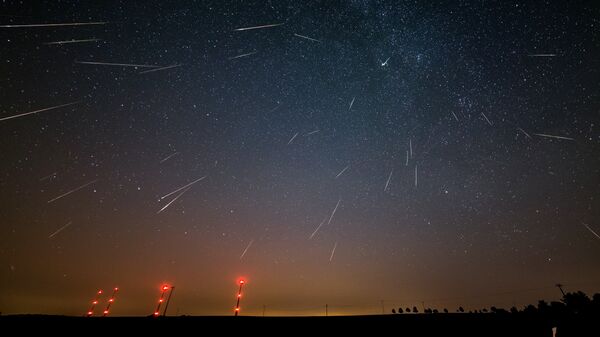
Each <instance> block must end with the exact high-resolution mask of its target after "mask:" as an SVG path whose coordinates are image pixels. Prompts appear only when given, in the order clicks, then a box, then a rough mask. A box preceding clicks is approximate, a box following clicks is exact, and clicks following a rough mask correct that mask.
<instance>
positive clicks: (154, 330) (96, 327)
mask: <svg viewBox="0 0 600 337" xmlns="http://www.w3.org/2000/svg"><path fill="white" fill-rule="evenodd" d="M592 320H593V317H588V318H587V319H586V318H582V317H572V318H570V319H563V320H562V321H561V322H560V323H557V324H555V323H552V322H550V321H549V320H547V319H544V318H543V317H542V316H539V315H502V314H433V315H432V314H429V315H427V314H404V315H373V316H337V317H243V316H241V317H223V316H214V317H193V316H181V317H166V318H165V317H160V318H158V319H156V318H145V317H107V318H102V317H93V318H85V317H68V316H45V315H14V316H1V317H0V326H2V330H3V331H7V329H8V328H10V330H8V331H14V333H12V334H15V335H24V334H25V333H27V332H36V331H43V332H44V333H51V334H52V335H60V336H63V335H65V334H66V335H70V334H73V335H84V334H91V335H96V334H113V333H118V334H120V335H122V334H126V333H134V334H135V335H136V336H138V335H159V334H161V335H170V336H173V335H175V334H177V335H209V336H221V335H226V336H229V335H233V334H244V335H248V334H250V335H251V336H264V335H278V336H282V335H288V334H290V335H314V334H318V335H322V334H329V333H331V334H334V335H335V336H340V335H342V334H348V335H357V334H358V335H360V336H364V335H366V336H371V335H375V334H381V335H387V336H392V335H393V336H531V337H533V336H546V337H549V336H552V327H553V326H555V325H558V327H557V334H556V336H559V337H560V336H599V335H600V334H599V332H598V329H595V330H592ZM13 329H16V330H13Z"/></svg>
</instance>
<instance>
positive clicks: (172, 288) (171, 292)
mask: <svg viewBox="0 0 600 337" xmlns="http://www.w3.org/2000/svg"><path fill="white" fill-rule="evenodd" d="M173 290H175V287H174V286H171V291H170V292H169V297H168V298H167V304H165V311H163V317H165V316H167V309H168V308H169V302H171V295H173Z"/></svg>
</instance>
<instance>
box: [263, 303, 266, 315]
mask: <svg viewBox="0 0 600 337" xmlns="http://www.w3.org/2000/svg"><path fill="white" fill-rule="evenodd" d="M265 311H267V306H266V305H264V304H263V317H265Z"/></svg>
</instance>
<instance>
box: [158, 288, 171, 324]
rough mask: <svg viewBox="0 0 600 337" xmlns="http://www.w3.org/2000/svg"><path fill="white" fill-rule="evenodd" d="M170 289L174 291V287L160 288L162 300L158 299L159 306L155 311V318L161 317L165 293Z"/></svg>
mask: <svg viewBox="0 0 600 337" xmlns="http://www.w3.org/2000/svg"><path fill="white" fill-rule="evenodd" d="M169 288H170V289H173V288H174V287H170V286H168V285H166V284H165V285H163V286H161V287H160V290H161V292H160V298H159V299H158V305H157V306H156V310H155V311H154V317H158V315H160V305H161V304H162V303H163V302H164V297H165V293H166V292H167V291H168V290H169Z"/></svg>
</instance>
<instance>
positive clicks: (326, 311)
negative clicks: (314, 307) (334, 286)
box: [325, 304, 329, 317]
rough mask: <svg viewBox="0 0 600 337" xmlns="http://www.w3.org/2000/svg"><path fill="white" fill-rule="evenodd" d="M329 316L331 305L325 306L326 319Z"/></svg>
mask: <svg viewBox="0 0 600 337" xmlns="http://www.w3.org/2000/svg"><path fill="white" fill-rule="evenodd" d="M327 316H329V305H328V304H325V317H327Z"/></svg>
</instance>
